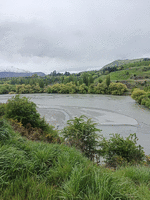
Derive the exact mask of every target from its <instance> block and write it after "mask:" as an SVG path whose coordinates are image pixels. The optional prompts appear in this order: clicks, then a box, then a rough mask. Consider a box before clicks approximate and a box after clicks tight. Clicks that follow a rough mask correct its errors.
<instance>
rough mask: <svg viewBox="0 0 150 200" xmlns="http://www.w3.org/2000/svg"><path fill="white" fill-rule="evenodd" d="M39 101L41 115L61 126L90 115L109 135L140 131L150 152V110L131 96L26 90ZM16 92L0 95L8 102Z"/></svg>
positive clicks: (140, 140) (140, 138)
mask: <svg viewBox="0 0 150 200" xmlns="http://www.w3.org/2000/svg"><path fill="white" fill-rule="evenodd" d="M22 96H26V97H29V98H30V99H31V101H33V102H34V103H36V105H37V106H38V111H39V113H40V114H41V116H45V119H46V120H47V122H48V123H49V124H52V125H53V126H55V128H57V129H59V130H60V129H62V128H63V127H64V126H66V124H67V120H69V119H72V118H74V117H75V116H78V117H79V116H80V115H86V116H87V117H89V118H92V119H93V121H94V122H96V123H97V124H98V125H97V126H98V128H100V129H101V130H102V131H101V134H103V135H104V136H106V137H108V136H109V134H111V133H119V134H121V135H122V136H125V137H127V136H128V135H129V134H130V133H136V134H137V137H138V138H139V141H138V143H139V144H140V145H141V146H143V147H144V150H145V153H146V154H150V145H149V142H150V110H149V109H146V108H145V107H143V106H139V105H138V104H137V103H135V101H134V100H133V99H131V97H130V96H110V95H91V94H86V95H83V94H81V95H80V94H73V95H67V94H64V95H63V94H26V95H22ZM11 97H12V95H0V102H1V103H2V102H3V103H4V102H6V101H7V99H9V98H11Z"/></svg>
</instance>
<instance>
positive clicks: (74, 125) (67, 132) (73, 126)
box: [62, 115, 100, 160]
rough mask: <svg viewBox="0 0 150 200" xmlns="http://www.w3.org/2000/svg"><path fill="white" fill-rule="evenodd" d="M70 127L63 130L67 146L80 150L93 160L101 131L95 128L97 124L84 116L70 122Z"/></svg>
mask: <svg viewBox="0 0 150 200" xmlns="http://www.w3.org/2000/svg"><path fill="white" fill-rule="evenodd" d="M67 124H68V126H67V127H65V128H64V129H63V130H62V134H63V136H64V138H65V139H66V142H67V144H69V145H70V146H75V147H76V148H78V149H80V150H81V151H82V152H83V153H84V154H85V155H86V156H87V157H88V158H90V159H91V160H92V159H93V158H94V154H96V153H97V152H98V151H97V147H98V141H97V139H98V134H97V133H96V132H97V131H98V132H100V130H99V129H97V128H96V127H95V125H96V124H95V123H93V122H92V121H91V119H88V118H87V117H85V116H84V115H82V116H80V117H79V118H77V117H75V119H73V120H68V122H67Z"/></svg>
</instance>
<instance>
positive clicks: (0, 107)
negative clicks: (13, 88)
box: [0, 103, 6, 116]
mask: <svg viewBox="0 0 150 200" xmlns="http://www.w3.org/2000/svg"><path fill="white" fill-rule="evenodd" d="M5 111H6V104H4V103H1V104H0V116H3V115H4V114H5Z"/></svg>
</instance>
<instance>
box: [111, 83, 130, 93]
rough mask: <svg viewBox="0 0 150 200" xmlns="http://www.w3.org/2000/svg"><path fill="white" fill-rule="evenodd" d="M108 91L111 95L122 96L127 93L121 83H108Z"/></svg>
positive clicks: (125, 87)
mask: <svg viewBox="0 0 150 200" xmlns="http://www.w3.org/2000/svg"><path fill="white" fill-rule="evenodd" d="M109 90H110V93H111V94H113V95H122V94H123V93H124V92H126V91H127V86H126V85H125V84H123V83H110V85H109Z"/></svg>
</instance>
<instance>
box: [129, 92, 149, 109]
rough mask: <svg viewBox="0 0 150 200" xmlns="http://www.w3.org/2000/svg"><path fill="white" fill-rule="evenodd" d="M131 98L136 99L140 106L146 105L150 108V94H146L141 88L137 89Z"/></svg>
mask: <svg viewBox="0 0 150 200" xmlns="http://www.w3.org/2000/svg"><path fill="white" fill-rule="evenodd" d="M131 97H132V98H133V99H135V100H136V101H137V102H138V103H139V104H142V105H145V106H146V107H148V108H150V92H149V91H147V92H145V91H144V90H140V89H139V88H135V89H134V90H133V92H132V95H131Z"/></svg>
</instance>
